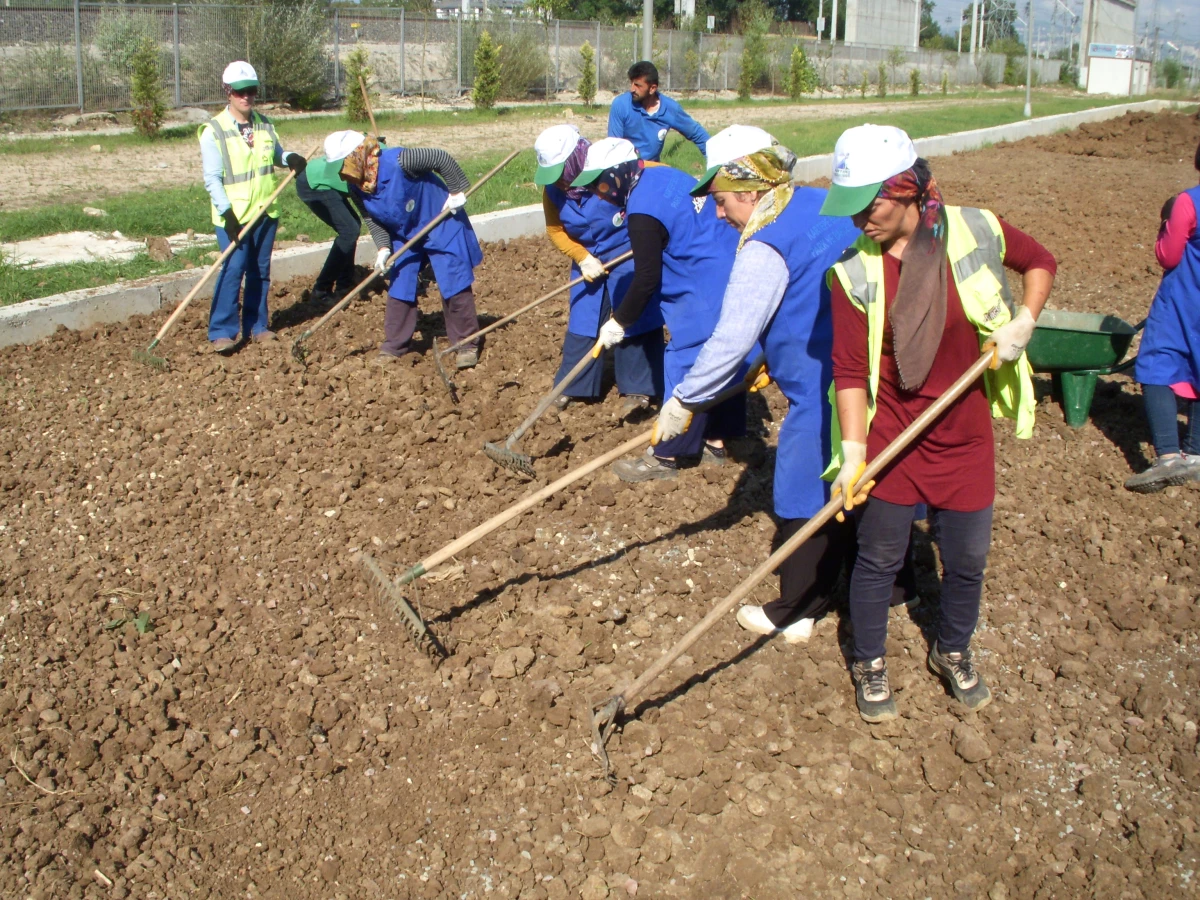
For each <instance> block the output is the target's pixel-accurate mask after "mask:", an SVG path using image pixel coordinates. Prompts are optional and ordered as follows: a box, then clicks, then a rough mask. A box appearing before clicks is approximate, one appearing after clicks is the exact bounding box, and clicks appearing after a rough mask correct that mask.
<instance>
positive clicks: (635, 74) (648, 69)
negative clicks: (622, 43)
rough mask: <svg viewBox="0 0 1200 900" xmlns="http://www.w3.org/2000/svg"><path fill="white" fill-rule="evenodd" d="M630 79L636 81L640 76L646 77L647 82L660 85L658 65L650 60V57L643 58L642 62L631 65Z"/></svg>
mask: <svg viewBox="0 0 1200 900" xmlns="http://www.w3.org/2000/svg"><path fill="white" fill-rule="evenodd" d="M628 75H629V80H630V81H635V80H636V79H638V78H644V79H646V84H652V85H654V86H655V87H657V86H658V66H656V65H654V63H652V62H650V61H649V60H648V59H643V60H641V61H640V62H635V63H634V64H633V65H632V66H630V67H629V72H628Z"/></svg>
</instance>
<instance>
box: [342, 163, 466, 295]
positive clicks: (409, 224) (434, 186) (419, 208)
mask: <svg viewBox="0 0 1200 900" xmlns="http://www.w3.org/2000/svg"><path fill="white" fill-rule="evenodd" d="M403 151H404V148H403V147H391V148H389V149H387V150H384V151H383V153H382V154H381V155H380V157H379V180H378V182H377V184H376V187H375V193H373V194H364V193H363V192H362V191H360V190H359V189H358V188H357V187H356V186H353V185H352V186H351V190H353V191H354V192H355V194H357V195H358V197H359V198H360V199H361V200H362V203H363V208H364V209H365V210H366V211H367V215H369V216H370V217H371V218H372V219H374V220H375V221H376V222H378V223H379V224H380V225H382V226H383V227H384V228H386V229H387V230H388V233H389V234H390V235H391V237H392V252H393V253H394V252H396V251H397V250H399V249H400V248H401V247H402V246H403V245H404V243H405V241H407V240H408V239H409V237H411V236H412V235H414V234H416V233H417V232H418V231H419V230H420V229H421V228H422V227H423V226H424V225H426V224H428V222H429V221H430V220H431V219H433V217H434V216H436V215H437V214H438V213H440V212H441V211H442V206H443V205H445V203H446V198H447V197H448V196H450V192H449V191H448V190H446V186H445V185H444V184H443V183H442V182H441V180H440V179H439V178H437V176H435V175H422V176H421V177H420V178H410V177H409V176H408V175H407V174H405V172H404V169H402V168H401V167H400V164H399V157H400V154H401V153H402V152H403ZM426 261H428V262H429V264H430V265H431V266H432V267H433V275H434V277H435V278H436V279H437V285H438V290H440V291H441V292H442V297H443V298H449V297H453V296H454V295H455V294H457V293H459V292H460V291H465V290H466V289H467V288H469V287H470V286H471V285H472V284H473V283H474V281H475V272H474V269H475V266H477V265H479V264H480V263H481V262H482V261H483V251H482V250H481V249H480V247H479V238H477V237H475V231H474V229H473V228H471V221H470V220H469V219H468V218H467V214H466V212H465V211H463V210H461V209H460V210H459V211H458V212H456V213H455V214H454V215H452V216H450V217H449V218H448V219H446V220H445V221H444V222H442V223H441V224H440V225H438V226H437V228H435V229H433V231H431V232H430V233H429V234H427V235H426V236H425V237H424V239H423V240H421V241H420V242H419V243H418V244H417V245H416V246H415V247H413V248H411V249H410V250H407V251H405V253H404V254H403V255H402V256H401V257H400V258H399V259H397V260H396V262H395V265H393V266H392V271H391V278H392V282H391V288H390V289H389V290H388V296H389V297H393V298H395V299H396V300H402V301H404V302H405V303H416V302H417V273H418V272H420V271H421V265H422V263H424V262H426Z"/></svg>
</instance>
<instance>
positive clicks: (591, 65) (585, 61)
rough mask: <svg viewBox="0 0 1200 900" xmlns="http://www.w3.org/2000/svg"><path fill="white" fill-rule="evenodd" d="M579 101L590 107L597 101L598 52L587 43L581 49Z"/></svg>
mask: <svg viewBox="0 0 1200 900" xmlns="http://www.w3.org/2000/svg"><path fill="white" fill-rule="evenodd" d="M579 99H580V100H582V101H583V102H584V103H585V104H587V105H588V106H591V105H592V101H594V100H595V99H596V51H595V50H593V49H592V45H591V44H589V43H588V42H587V41H584V42H583V46H582V47H580V48H579Z"/></svg>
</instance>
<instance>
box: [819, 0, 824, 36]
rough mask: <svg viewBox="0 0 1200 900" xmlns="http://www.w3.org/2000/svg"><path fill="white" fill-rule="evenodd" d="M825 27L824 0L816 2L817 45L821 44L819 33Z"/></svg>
mask: <svg viewBox="0 0 1200 900" xmlns="http://www.w3.org/2000/svg"><path fill="white" fill-rule="evenodd" d="M824 26H825V0H817V43H818V44H819V43H821V31H822V29H823V28H824Z"/></svg>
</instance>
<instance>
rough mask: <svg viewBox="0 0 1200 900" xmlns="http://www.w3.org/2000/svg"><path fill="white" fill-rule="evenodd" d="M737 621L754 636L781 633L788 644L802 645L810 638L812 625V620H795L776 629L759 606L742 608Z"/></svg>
mask: <svg viewBox="0 0 1200 900" xmlns="http://www.w3.org/2000/svg"><path fill="white" fill-rule="evenodd" d="M737 620H738V624H739V625H741V626H742V627H743V628H745V629H746V630H747V631H753V632H754V633H755V634H775V633H776V632H780V631H782V632H783V639H784V640H785V641H787V642H788V643H789V644H803V643H804V642H805V641H807V640H808V639H809V638H810V637H812V631H813V623H814V620H813V619H797V620H796V621H795V622H793V623H792V624H791V625H789V626H787V627H786V628H777V627H776V626H775V625H773V624H772V623H771V620H770V619H768V618H767V614H766V613H765V612H763V608H762V607H761V606H743V607H742V608H741V609H739V610H738V614H737Z"/></svg>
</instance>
